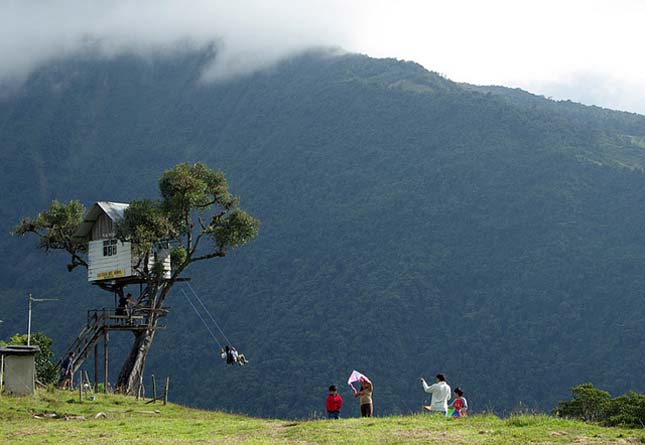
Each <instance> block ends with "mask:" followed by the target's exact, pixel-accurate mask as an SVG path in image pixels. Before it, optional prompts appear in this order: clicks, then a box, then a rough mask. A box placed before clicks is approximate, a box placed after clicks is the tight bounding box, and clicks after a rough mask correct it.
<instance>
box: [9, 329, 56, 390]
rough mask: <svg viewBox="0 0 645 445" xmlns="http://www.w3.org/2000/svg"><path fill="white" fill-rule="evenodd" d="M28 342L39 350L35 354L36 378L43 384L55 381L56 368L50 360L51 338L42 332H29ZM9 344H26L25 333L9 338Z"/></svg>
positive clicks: (51, 356)
mask: <svg viewBox="0 0 645 445" xmlns="http://www.w3.org/2000/svg"><path fill="white" fill-rule="evenodd" d="M30 343H31V345H32V346H38V347H39V348H40V352H39V353H38V354H36V378H37V379H38V380H39V381H40V382H41V383H43V384H45V385H46V384H49V383H55V382H56V381H57V380H58V368H57V367H56V365H55V364H54V362H53V361H52V358H53V356H54V353H53V351H52V344H53V340H52V339H51V338H49V337H47V336H46V335H45V334H43V333H42V332H34V333H32V334H31V339H30ZM9 344H10V345H27V334H15V335H13V336H12V337H11V338H10V339H9Z"/></svg>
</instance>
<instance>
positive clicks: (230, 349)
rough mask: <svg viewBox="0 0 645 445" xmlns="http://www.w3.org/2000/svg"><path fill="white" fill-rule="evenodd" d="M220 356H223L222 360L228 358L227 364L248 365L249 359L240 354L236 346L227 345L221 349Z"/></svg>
mask: <svg viewBox="0 0 645 445" xmlns="http://www.w3.org/2000/svg"><path fill="white" fill-rule="evenodd" d="M219 352H220V357H222V360H226V364H227V365H235V364H237V365H240V366H244V365H246V364H247V363H248V362H249V361H248V360H247V359H246V357H245V356H244V354H240V353H238V352H237V349H235V347H234V346H229V345H226V347H225V348H224V349H220V351H219Z"/></svg>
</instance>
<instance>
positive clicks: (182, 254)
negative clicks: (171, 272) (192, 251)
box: [170, 246, 188, 268]
mask: <svg viewBox="0 0 645 445" xmlns="http://www.w3.org/2000/svg"><path fill="white" fill-rule="evenodd" d="M187 257H188V253H187V252H186V248H185V247H184V246H177V247H173V248H172V249H170V263H171V264H172V267H173V268H175V267H177V266H178V265H180V264H184V263H185V262H186V259H187Z"/></svg>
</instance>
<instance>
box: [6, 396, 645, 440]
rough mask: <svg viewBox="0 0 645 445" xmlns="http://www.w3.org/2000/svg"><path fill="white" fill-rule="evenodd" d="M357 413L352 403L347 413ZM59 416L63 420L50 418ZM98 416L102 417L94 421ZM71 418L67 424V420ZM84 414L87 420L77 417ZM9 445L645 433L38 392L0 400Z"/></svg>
mask: <svg viewBox="0 0 645 445" xmlns="http://www.w3.org/2000/svg"><path fill="white" fill-rule="evenodd" d="M353 408H356V407H354V406H350V407H347V409H353ZM54 413H55V414H57V415H58V416H59V417H60V418H40V419H39V418H36V417H45V416H44V415H47V414H54ZM98 413H104V414H105V416H100V417H98V418H95V416H96V415H97V414H98ZM66 416H67V419H65V417H66ZM80 416H82V417H83V419H79V418H78V417H80ZM0 422H2V428H1V429H0V442H2V443H6V444H43V443H65V444H70V445H73V444H87V443H93V444H117V443H118V444H127V443H137V444H160V443H172V444H184V443H204V444H208V443H228V444H256V445H258V444H275V443H281V444H299V445H302V444H403V443H405V444H416V443H418V444H446V443H451V444H520V443H521V444H530V443H534V444H567V443H576V444H624V443H645V433H644V432H643V431H642V430H629V429H621V428H604V427H599V426H595V425H590V424H585V423H582V422H578V421H571V420H562V419H555V418H552V417H548V416H531V415H521V416H512V417H510V418H508V419H500V418H498V417H495V416H493V415H478V416H473V417H469V418H465V419H445V418H442V417H436V416H428V415H425V414H418V415H409V416H394V417H375V418H371V419H341V420H340V421H328V420H304V421H297V422H294V421H285V420H266V419H257V418H251V417H245V416H239V415H233V414H226V413H222V412H211V411H201V410H196V409H190V408H186V407H183V406H180V405H175V404H168V405H166V406H162V405H160V404H156V405H150V404H145V402H144V401H135V400H134V399H132V398H126V397H123V396H116V395H103V394H99V395H97V398H96V400H94V401H90V400H86V401H83V402H79V401H78V394H77V393H71V392H63V391H44V390H41V391H38V393H37V394H36V395H35V396H34V397H26V398H12V397H6V396H4V397H0Z"/></svg>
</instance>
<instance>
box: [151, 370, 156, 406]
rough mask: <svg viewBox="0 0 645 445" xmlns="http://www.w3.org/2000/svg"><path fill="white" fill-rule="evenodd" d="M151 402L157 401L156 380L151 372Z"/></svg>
mask: <svg viewBox="0 0 645 445" xmlns="http://www.w3.org/2000/svg"><path fill="white" fill-rule="evenodd" d="M152 403H157V382H156V381H155V375H154V374H152Z"/></svg>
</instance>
